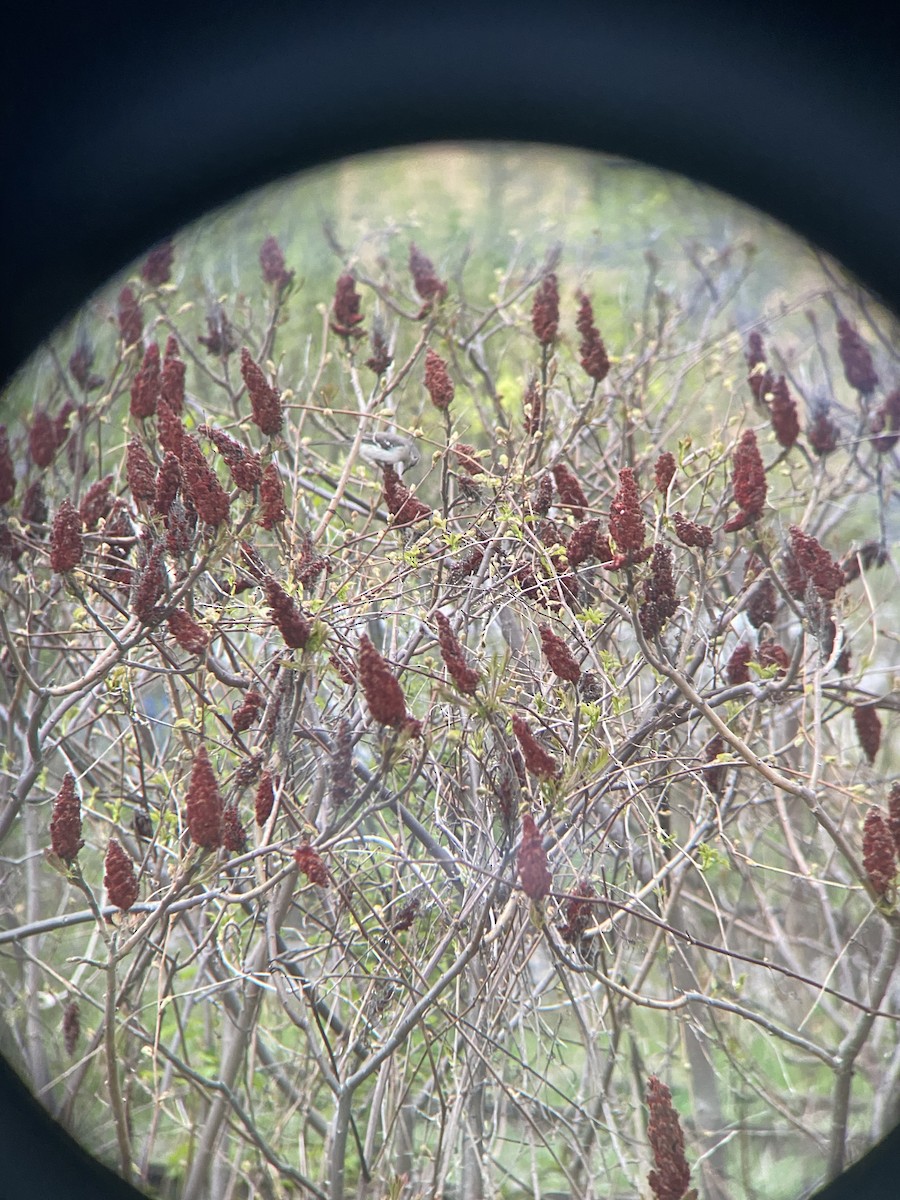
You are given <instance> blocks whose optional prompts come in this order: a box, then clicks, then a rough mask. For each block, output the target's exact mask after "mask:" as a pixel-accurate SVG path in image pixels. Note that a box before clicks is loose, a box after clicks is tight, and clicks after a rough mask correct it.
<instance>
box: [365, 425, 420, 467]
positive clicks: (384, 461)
mask: <svg viewBox="0 0 900 1200" xmlns="http://www.w3.org/2000/svg"><path fill="white" fill-rule="evenodd" d="M359 453H360V457H361V458H364V459H365V460H366V462H369V463H372V464H373V465H374V466H377V467H393V468H394V470H395V471H396V472H397V474H398V475H400V476H402V475H403V472H404V470H405V469H406V468H407V467H414V466H415V465H416V463H417V462H418V461H419V457H420V456H419V448H418V446H417V445H416V443H415V440H414V439H413V438H411V437H407V436H406V435H405V434H402V433H389V432H387V431H384V432H378V433H370V434H367V435H366V436H365V437H364V438H363V440H362V442H361V443H360V446H359Z"/></svg>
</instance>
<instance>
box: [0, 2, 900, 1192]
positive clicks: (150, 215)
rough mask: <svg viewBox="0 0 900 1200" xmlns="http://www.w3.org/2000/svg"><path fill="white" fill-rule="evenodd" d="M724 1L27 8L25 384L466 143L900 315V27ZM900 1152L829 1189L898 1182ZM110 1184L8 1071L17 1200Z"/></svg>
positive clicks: (18, 144)
mask: <svg viewBox="0 0 900 1200" xmlns="http://www.w3.org/2000/svg"><path fill="white" fill-rule="evenodd" d="M723 7H724V6H723V5H722V4H721V3H713V2H712V0H680V2H679V3H674V2H673V3H661V2H658V0H631V2H630V3H628V4H603V3H601V2H599V0H593V2H591V3H582V2H577V0H547V2H546V3H544V4H537V3H533V2H531V0H529V2H527V3H526V2H525V0H519V2H518V3H509V4H497V3H494V4H489V5H487V6H486V5H484V4H475V3H473V2H472V0H458V2H457V3H455V4H449V3H444V2H443V0H442V2H440V3H437V4H431V5H429V4H427V2H426V0H422V2H421V3H419V4H416V5H413V4H410V3H404V4H385V3H382V4H381V5H377V4H363V3H359V2H357V0H345V2H344V3H340V2H339V0H335V2H333V3H330V4H329V5H327V6H325V5H324V3H321V2H320V3H319V4H317V5H316V6H315V7H313V6H311V5H308V4H305V3H302V0H295V2H288V0H284V2H277V0H242V2H240V3H238V2H236V0H217V2H216V3H213V0H181V3H177V4H176V3H175V2H174V0H157V2H156V3H154V4H153V5H151V6H137V5H131V6H128V5H126V4H123V3H118V4H111V3H101V2H100V0H82V2H81V3H79V4H73V5H67V6H63V5H58V4H49V3H46V2H44V0H31V3H29V4H28V5H27V7H26V6H24V5H23V6H17V11H16V13H15V18H16V21H15V23H12V24H8V25H7V27H6V29H5V31H4V32H5V38H4V47H3V54H4V62H3V63H2V69H0V87H2V89H3V93H4V94H3V107H2V118H0V119H2V133H3V141H2V145H3V153H4V157H3V164H4V172H3V176H2V177H0V203H2V211H0V277H2V281H3V284H4V285H5V286H4V291H3V296H4V305H3V313H2V316H0V379H5V378H7V377H8V376H9V374H10V373H11V372H12V371H14V370H15V368H16V367H17V366H18V365H20V364H21V363H22V361H23V360H24V359H25V358H26V357H27V355H28V354H29V353H30V352H31V351H32V350H33V349H34V348H35V347H36V346H37V344H38V343H39V342H40V341H41V340H42V339H43V338H44V337H45V336H46V335H47V334H48V333H49V332H50V331H51V330H52V329H53V328H54V327H55V326H56V325H57V324H58V323H59V322H60V321H61V320H63V319H64V318H65V317H66V316H67V315H68V314H70V313H71V312H72V311H73V310H74V309H76V308H77V307H78V305H79V304H80V303H81V302H82V301H83V300H84V298H85V297H86V296H87V295H89V294H90V293H91V292H92V291H93V290H94V289H95V288H96V287H98V286H99V285H100V284H102V283H103V282H104V281H105V280H106V279H107V278H108V277H109V276H110V275H111V274H113V273H114V272H115V271H116V270H118V269H120V268H121V267H122V266H123V265H124V264H125V263H126V262H128V261H129V260H130V259H132V258H134V257H136V256H137V255H138V254H140V253H141V252H142V250H143V249H145V248H146V247H147V246H148V245H149V244H151V243H153V242H154V241H156V240H157V239H159V238H160V237H162V236H164V235H165V234H167V233H168V232H170V231H171V230H173V229H177V228H179V227H180V226H181V225H183V224H185V223H186V222H187V221H189V220H192V219H194V218H196V217H198V216H200V215H202V213H203V212H205V211H207V210H208V209H209V208H211V207H213V206H215V205H218V204H221V203H223V202H225V201H227V200H229V199H232V198H234V197H235V196H237V195H239V194H241V193H242V192H243V191H246V190H248V189H249V188H251V187H256V186H259V185H260V184H262V183H264V182H266V181H268V180H270V179H273V178H277V177H279V176H281V175H285V174H290V173H293V172H294V171H296V170H298V169H301V168H304V167H309V166H314V165H317V164H320V163H322V162H326V161H330V160H333V159H335V158H339V157H343V156H345V155H348V154H352V153H355V152H359V151H363V150H371V149H377V148H382V147H386V146H391V145H403V144H412V143H415V142H419V141H425V140H437V139H448V138H449V139H461V138H479V139H483V138H502V139H505V140H525V141H538V142H547V143H557V144H568V145H572V146H580V147H584V148H589V149H590V148H596V149H600V150H605V151H611V152H614V153H618V154H623V155H627V156H630V157H633V158H635V159H638V160H642V161H646V162H649V163H653V164H655V165H657V166H661V167H665V168H667V169H671V170H674V171H679V172H681V173H683V174H687V175H691V176H693V177H695V178H697V179H700V180H703V181H705V182H707V183H710V184H712V185H714V186H716V187H718V188H720V189H722V190H724V191H726V192H730V193H732V194H734V195H736V196H738V197H740V198H741V199H743V200H746V201H748V202H749V203H751V204H753V205H755V206H756V207H758V208H760V209H762V210H764V211H766V212H768V213H770V214H771V215H773V216H775V217H777V218H779V219H781V220H783V221H784V222H786V223H787V224H789V225H791V226H793V227H794V228H795V229H797V230H798V231H800V232H802V233H804V234H806V235H807V236H808V237H810V238H811V239H812V240H813V241H815V242H816V243H817V244H819V245H821V246H822V247H823V248H825V249H826V250H828V251H830V252H831V253H833V254H834V255H835V256H836V257H837V258H839V259H840V260H841V261H842V262H843V263H844V264H845V265H846V266H847V267H849V268H850V269H851V270H853V271H855V272H856V273H857V274H858V275H859V276H860V278H861V279H862V280H863V281H864V282H865V283H866V284H868V286H869V287H871V288H872V289H873V290H875V291H876V292H877V293H879V294H880V295H881V297H882V298H883V299H884V300H885V301H886V302H887V303H888V304H889V305H891V307H893V308H894V309H896V310H898V311H900V133H898V130H900V120H898V118H900V102H898V94H900V93H898V90H897V87H896V68H895V57H896V56H895V49H896V46H897V44H898V43H897V33H898V18H897V17H896V16H891V17H887V16H885V15H884V14H883V13H882V12H881V11H880V8H879V6H877V5H875V4H872V3H867V2H865V0H863V2H861V3H860V2H858V3H856V4H854V5H853V6H845V7H844V8H843V9H842V10H840V11H839V12H837V13H833V12H831V11H829V10H828V9H827V8H826V7H823V5H822V4H821V3H818V4H812V3H801V2H795V0H792V2H786V3H780V4H776V3H774V2H772V0H756V3H755V4H754V5H753V6H752V10H751V9H749V6H748V11H747V12H746V13H744V14H743V15H739V14H736V13H730V12H729V13H726V12H723V11H721V10H722V9H723ZM7 20H8V21H9V20H11V18H10V17H8V18H7ZM898 1143H900V1136H898V1133H896V1132H895V1134H894V1135H893V1137H892V1138H891V1139H889V1142H888V1143H886V1144H885V1146H884V1147H882V1148H881V1149H879V1150H876V1151H873V1152H872V1153H871V1154H870V1155H869V1156H867V1158H866V1159H865V1160H863V1162H862V1163H861V1164H859V1165H858V1166H857V1167H856V1168H853V1169H851V1171H849V1172H848V1173H847V1175H846V1176H845V1177H844V1178H843V1179H842V1180H841V1181H838V1183H837V1184H836V1185H833V1186H832V1187H831V1188H829V1189H827V1190H826V1191H825V1192H823V1193H822V1200H826V1198H827V1200H841V1198H842V1197H844V1196H846V1197H850V1196H853V1197H854V1198H855V1200H881V1198H882V1197H885V1196H887V1195H891V1194H894V1191H895V1187H896V1181H897V1168H898V1164H900V1146H898ZM73 1155H74V1157H73ZM92 1170H93V1168H92V1167H91V1165H90V1164H89V1162H88V1160H87V1159H86V1158H85V1156H83V1155H82V1154H81V1152H80V1151H78V1150H77V1149H73V1148H72V1147H71V1146H68V1147H66V1145H65V1142H64V1141H60V1139H58V1138H56V1137H54V1135H53V1132H52V1130H48V1128H47V1125H46V1122H45V1120H44V1118H43V1114H42V1112H41V1111H40V1110H39V1109H38V1108H37V1106H36V1105H34V1104H33V1102H31V1101H30V1099H29V1098H28V1097H27V1093H25V1092H24V1089H22V1088H21V1085H17V1083H16V1080H15V1079H14V1078H12V1077H10V1074H9V1071H8V1069H7V1068H6V1066H5V1064H0V1200H18V1198H19V1197H25V1196H28V1197H29V1200H34V1198H37V1197H41V1198H43V1197H45V1196H46V1197H51V1196H52V1197H60V1198H62V1197H65V1198H66V1200H68V1198H73V1200H77V1198H80V1197H82V1196H84V1197H85V1198H87V1197H91V1200H94V1198H96V1197H101V1196H107V1195H109V1196H113V1195H135V1194H136V1193H133V1192H130V1191H128V1190H127V1189H123V1188H122V1187H121V1186H120V1185H119V1184H118V1183H117V1181H115V1180H113V1178H112V1177H111V1176H108V1177H106V1178H105V1180H104V1179H101V1178H98V1177H96V1176H95V1175H92Z"/></svg>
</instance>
